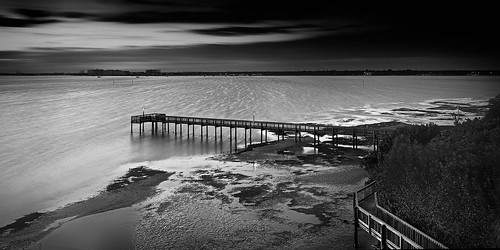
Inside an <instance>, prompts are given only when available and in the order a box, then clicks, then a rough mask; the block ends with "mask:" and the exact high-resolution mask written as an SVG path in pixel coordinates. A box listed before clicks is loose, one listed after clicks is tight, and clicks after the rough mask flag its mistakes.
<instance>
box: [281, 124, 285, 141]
mask: <svg viewBox="0 0 500 250" xmlns="http://www.w3.org/2000/svg"><path fill="white" fill-rule="evenodd" d="M281 128H282V130H283V137H281V138H282V139H283V141H284V140H285V124H284V123H283V124H281Z"/></svg>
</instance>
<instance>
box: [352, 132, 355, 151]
mask: <svg viewBox="0 0 500 250" xmlns="http://www.w3.org/2000/svg"><path fill="white" fill-rule="evenodd" d="M355 136H356V134H355V132H354V129H352V148H354V147H355V144H356V140H355V139H354V137H355Z"/></svg>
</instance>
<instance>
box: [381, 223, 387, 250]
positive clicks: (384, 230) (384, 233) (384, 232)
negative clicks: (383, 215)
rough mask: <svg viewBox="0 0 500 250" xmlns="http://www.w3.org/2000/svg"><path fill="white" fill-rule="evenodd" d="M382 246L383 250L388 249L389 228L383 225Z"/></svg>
mask: <svg viewBox="0 0 500 250" xmlns="http://www.w3.org/2000/svg"><path fill="white" fill-rule="evenodd" d="M380 244H381V246H380V248H381V249H387V227H386V226H385V224H382V240H381V242H380Z"/></svg>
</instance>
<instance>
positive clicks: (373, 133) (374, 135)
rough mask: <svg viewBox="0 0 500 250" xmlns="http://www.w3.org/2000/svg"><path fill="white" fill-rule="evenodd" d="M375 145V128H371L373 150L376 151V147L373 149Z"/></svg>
mask: <svg viewBox="0 0 500 250" xmlns="http://www.w3.org/2000/svg"><path fill="white" fill-rule="evenodd" d="M375 145H376V142H375V130H373V152H377V151H376V149H375Z"/></svg>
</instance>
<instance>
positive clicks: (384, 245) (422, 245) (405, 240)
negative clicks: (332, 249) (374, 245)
mask: <svg viewBox="0 0 500 250" xmlns="http://www.w3.org/2000/svg"><path fill="white" fill-rule="evenodd" d="M374 184H375V182H372V183H370V184H369V185H367V186H365V187H363V188H361V189H360V190H358V191H356V192H355V193H354V201H353V207H354V246H355V247H357V246H358V233H359V232H358V231H359V230H358V229H361V230H362V231H365V232H366V233H368V234H369V235H370V236H372V237H374V238H375V239H376V240H377V241H378V242H379V248H381V249H448V248H447V247H446V246H445V245H443V244H441V243H439V242H438V241H437V240H435V239H433V238H432V237H430V236H428V235H427V234H425V233H423V232H422V231H420V230H418V229H417V228H415V227H413V226H412V225H410V224H409V223H407V222H406V221H404V220H402V219H400V218H399V217H397V216H396V215H394V214H392V213H391V212H389V211H387V210H385V209H384V208H383V207H381V206H379V204H378V202H377V192H375V185H374Z"/></svg>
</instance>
